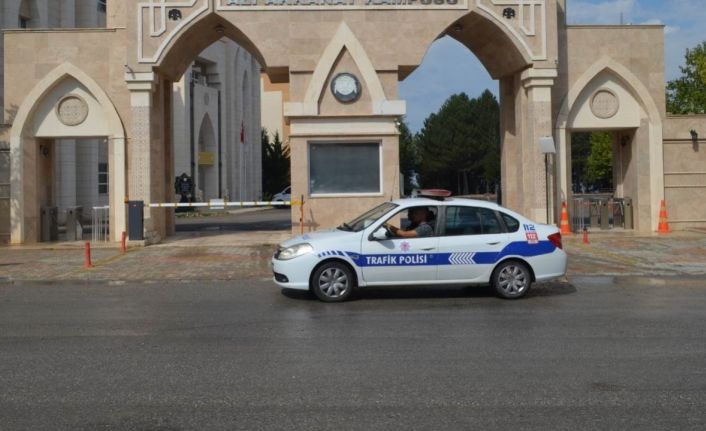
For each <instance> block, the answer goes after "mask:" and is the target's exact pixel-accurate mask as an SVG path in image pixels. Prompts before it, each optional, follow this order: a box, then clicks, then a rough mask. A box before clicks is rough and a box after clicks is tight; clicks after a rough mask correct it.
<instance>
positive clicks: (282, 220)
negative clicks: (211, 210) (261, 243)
mask: <svg viewBox="0 0 706 431" xmlns="http://www.w3.org/2000/svg"><path fill="white" fill-rule="evenodd" d="M291 217H292V214H291V212H290V209H289V208H273V209H266V210H261V211H253V212H242V213H235V214H228V213H224V215H211V216H209V217H178V218H177V219H176V231H177V232H197V231H201V232H213V231H223V232H242V231H255V230H269V231H275V230H290V229H291V228H292V220H291Z"/></svg>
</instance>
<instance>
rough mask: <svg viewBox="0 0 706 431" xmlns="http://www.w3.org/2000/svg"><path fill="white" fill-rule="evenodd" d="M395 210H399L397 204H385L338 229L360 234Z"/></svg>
mask: <svg viewBox="0 0 706 431" xmlns="http://www.w3.org/2000/svg"><path fill="white" fill-rule="evenodd" d="M394 208H397V205H396V204H393V203H392V202H385V203H384V204H382V205H379V206H376V207H375V208H373V209H371V210H370V211H368V212H366V213H365V214H363V215H361V216H360V217H356V218H354V219H353V220H351V221H349V222H348V223H343V224H342V225H340V226H339V227H338V229H340V230H345V231H348V232H360V231H361V230H363V229H365V228H366V227H368V226H370V225H371V224H373V223H375V222H376V221H378V220H379V219H380V217H382V216H384V215H385V214H387V213H388V212H390V211H391V210H393V209H394Z"/></svg>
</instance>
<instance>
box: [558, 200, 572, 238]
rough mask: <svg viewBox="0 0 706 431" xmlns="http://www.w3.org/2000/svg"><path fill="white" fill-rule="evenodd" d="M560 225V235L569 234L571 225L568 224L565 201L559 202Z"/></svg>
mask: <svg viewBox="0 0 706 431" xmlns="http://www.w3.org/2000/svg"><path fill="white" fill-rule="evenodd" d="M559 227H561V234H562V235H565V236H566V235H571V227H570V226H569V212H568V211H567V210H566V202H562V203H561V223H560V225H559Z"/></svg>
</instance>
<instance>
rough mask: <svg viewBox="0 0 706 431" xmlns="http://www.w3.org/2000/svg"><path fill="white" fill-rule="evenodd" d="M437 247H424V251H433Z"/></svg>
mask: <svg viewBox="0 0 706 431" xmlns="http://www.w3.org/2000/svg"><path fill="white" fill-rule="evenodd" d="M434 249H436V247H428V248H423V249H422V251H431V250H434Z"/></svg>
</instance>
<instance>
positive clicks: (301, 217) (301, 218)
mask: <svg viewBox="0 0 706 431" xmlns="http://www.w3.org/2000/svg"><path fill="white" fill-rule="evenodd" d="M299 229H300V230H301V234H302V235H304V195H302V200H301V201H300V202H299Z"/></svg>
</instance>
